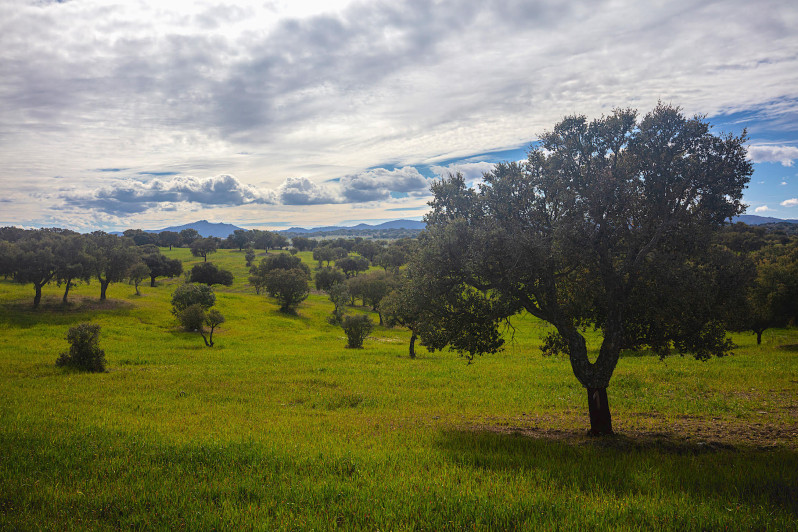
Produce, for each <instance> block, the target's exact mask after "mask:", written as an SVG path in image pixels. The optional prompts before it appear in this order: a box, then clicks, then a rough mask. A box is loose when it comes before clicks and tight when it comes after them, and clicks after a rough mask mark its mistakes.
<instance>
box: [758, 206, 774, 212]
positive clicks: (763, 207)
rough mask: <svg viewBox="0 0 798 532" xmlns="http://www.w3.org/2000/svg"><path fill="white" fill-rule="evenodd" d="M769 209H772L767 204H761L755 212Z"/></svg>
mask: <svg viewBox="0 0 798 532" xmlns="http://www.w3.org/2000/svg"><path fill="white" fill-rule="evenodd" d="M769 210H771V209H770V208H769V207H768V206H767V205H760V206H759V207H757V208H756V209H754V212H768V211H769Z"/></svg>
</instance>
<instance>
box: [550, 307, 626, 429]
mask: <svg viewBox="0 0 798 532" xmlns="http://www.w3.org/2000/svg"><path fill="white" fill-rule="evenodd" d="M607 329H610V330H607ZM558 330H559V331H560V334H561V335H562V336H563V338H565V340H566V342H567V344H568V358H569V359H570V361H571V369H572V370H573V372H574V376H575V377H576V378H577V380H579V382H580V383H581V384H582V386H584V387H585V389H586V390H587V402H588V412H589V415H590V432H589V434H591V435H593V436H603V435H609V434H613V431H612V416H611V415H610V407H609V403H608V402H607V386H609V384H610V379H611V378H612V373H613V371H615V366H616V365H617V363H618V358H619V356H620V352H621V345H622V338H623V336H622V334H621V331H622V328H621V327H620V326H619V325H618V321H616V322H615V323H612V324H611V326H610V327H607V328H606V329H605V333H604V341H603V342H602V343H601V349H600V350H599V356H598V358H596V361H595V362H593V363H591V362H590V359H589V358H588V356H587V343H586V342H585V338H584V337H583V336H582V335H581V334H579V331H578V330H576V329H575V328H573V327H568V326H566V327H563V328H558Z"/></svg>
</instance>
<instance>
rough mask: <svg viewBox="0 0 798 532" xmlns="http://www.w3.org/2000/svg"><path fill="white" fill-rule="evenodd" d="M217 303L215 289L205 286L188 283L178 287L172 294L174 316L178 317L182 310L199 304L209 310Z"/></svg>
mask: <svg viewBox="0 0 798 532" xmlns="http://www.w3.org/2000/svg"><path fill="white" fill-rule="evenodd" d="M215 303H216V294H214V293H213V288H211V287H210V286H208V285H204V284H192V283H186V284H182V285H180V286H178V287H177V288H176V289H175V291H174V293H172V307H173V308H172V314H174V315H178V314H179V313H180V312H181V311H182V310H184V309H186V308H188V307H190V306H191V305H194V304H199V305H200V306H201V307H202V308H203V309H205V310H207V309H209V308H211V307H212V306H213V305H214V304H215Z"/></svg>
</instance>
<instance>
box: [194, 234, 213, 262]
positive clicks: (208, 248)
mask: <svg viewBox="0 0 798 532" xmlns="http://www.w3.org/2000/svg"><path fill="white" fill-rule="evenodd" d="M190 247H191V254H192V255H194V256H195V257H202V260H203V262H208V255H210V254H211V253H216V250H218V249H219V241H218V240H216V239H215V238H213V237H211V238H198V239H196V240H194V241H193V242H192V243H191V246H190Z"/></svg>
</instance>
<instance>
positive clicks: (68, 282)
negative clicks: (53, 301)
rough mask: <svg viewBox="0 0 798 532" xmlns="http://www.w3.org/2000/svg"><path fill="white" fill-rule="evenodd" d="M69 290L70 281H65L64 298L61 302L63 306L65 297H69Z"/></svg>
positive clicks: (70, 286)
mask: <svg viewBox="0 0 798 532" xmlns="http://www.w3.org/2000/svg"><path fill="white" fill-rule="evenodd" d="M70 288H72V281H70V280H69V279H67V282H66V290H64V298H63V299H62V300H61V301H62V303H63V304H64V305H66V304H67V296H68V295H69V289H70Z"/></svg>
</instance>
